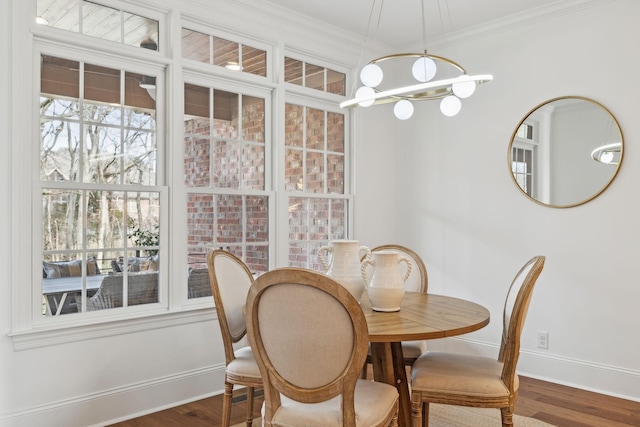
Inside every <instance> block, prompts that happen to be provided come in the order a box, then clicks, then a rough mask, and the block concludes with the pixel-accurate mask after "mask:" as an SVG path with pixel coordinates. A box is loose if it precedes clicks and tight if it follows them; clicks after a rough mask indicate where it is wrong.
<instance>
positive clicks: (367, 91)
mask: <svg viewBox="0 0 640 427" xmlns="http://www.w3.org/2000/svg"><path fill="white" fill-rule="evenodd" d="M375 94H376V91H375V90H373V88H371V87H368V86H362V87H361V88H360V89H358V90H357V91H356V99H357V98H369V97H371V96H374V95H375ZM374 102H375V99H370V100H367V101H362V102H358V105H359V106H361V107H368V106H370V105H373V103H374Z"/></svg>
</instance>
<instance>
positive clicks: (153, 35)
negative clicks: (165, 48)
mask: <svg viewBox="0 0 640 427" xmlns="http://www.w3.org/2000/svg"><path fill="white" fill-rule="evenodd" d="M123 20H124V44H126V45H129V46H139V47H142V48H144V49H149V50H156V51H157V50H158V42H157V41H158V21H156V20H153V19H149V18H145V17H144V16H139V15H134V14H132V13H128V12H124V13H123Z"/></svg>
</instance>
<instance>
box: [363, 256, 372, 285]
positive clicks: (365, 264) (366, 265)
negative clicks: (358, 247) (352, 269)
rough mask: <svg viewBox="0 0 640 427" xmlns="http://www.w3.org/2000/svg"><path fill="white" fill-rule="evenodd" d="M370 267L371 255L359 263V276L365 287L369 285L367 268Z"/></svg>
mask: <svg viewBox="0 0 640 427" xmlns="http://www.w3.org/2000/svg"><path fill="white" fill-rule="evenodd" d="M370 265H371V266H372V265H373V260H372V259H371V255H370V254H368V255H367V257H365V259H364V260H362V262H361V263H360V274H361V275H362V278H363V279H364V282H365V284H367V285H369V279H368V277H367V267H368V266H370Z"/></svg>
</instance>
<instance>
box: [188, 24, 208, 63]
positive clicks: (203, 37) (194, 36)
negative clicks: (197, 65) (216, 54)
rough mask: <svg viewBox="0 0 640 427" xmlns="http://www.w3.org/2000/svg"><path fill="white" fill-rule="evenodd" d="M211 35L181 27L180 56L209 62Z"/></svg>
mask: <svg viewBox="0 0 640 427" xmlns="http://www.w3.org/2000/svg"><path fill="white" fill-rule="evenodd" d="M210 39H211V37H210V36H208V35H207V34H203V33H199V32H197V31H193V30H188V29H186V28H183V29H182V57H183V58H185V59H191V60H193V61H198V62H204V63H206V64H210V63H211V47H210Z"/></svg>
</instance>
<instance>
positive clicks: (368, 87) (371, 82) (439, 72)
mask: <svg viewBox="0 0 640 427" xmlns="http://www.w3.org/2000/svg"><path fill="white" fill-rule="evenodd" d="M424 1H425V0H421V4H422V34H423V48H424V50H423V52H422V53H398V54H393V55H387V56H383V57H381V58H377V59H374V60H372V61H371V62H369V63H368V64H367V65H365V66H364V67H363V68H362V70H361V71H360V81H361V82H362V86H361V87H360V88H359V89H358V90H357V91H356V93H355V97H354V98H352V99H350V100H347V101H344V102H342V103H341V104H340V107H341V108H345V107H369V106H371V105H377V104H384V103H390V102H395V105H394V108H393V112H394V114H395V116H396V117H397V118H398V119H400V120H406V119H408V118H410V117H411V116H412V115H413V110H414V108H413V102H412V101H431V100H440V111H441V112H442V113H443V114H444V115H445V116H449V117H451V116H455V115H456V114H458V112H460V109H461V108H462V102H461V101H460V100H461V99H464V98H468V97H469V96H471V95H472V94H473V93H474V92H475V89H476V86H477V85H478V84H481V83H486V82H489V81H491V80H493V76H492V75H490V74H481V75H474V76H471V75H468V74H467V71H466V70H465V69H464V68H463V67H462V66H461V65H459V64H457V63H456V62H454V61H452V60H450V59H447V58H444V57H441V56H436V55H429V54H428V53H427V49H426V25H425V14H424ZM375 3H376V0H373V4H372V7H371V14H370V16H369V27H370V26H371V17H372V16H373V11H374V9H375ZM383 5H384V0H381V5H380V12H379V15H378V25H379V24H380V16H381V15H382V7H383ZM368 33H369V29H368V28H367V36H368ZM365 44H366V41H365ZM411 63H412V64H413V65H411ZM384 67H386V71H385V70H384ZM405 68H406V69H407V70H406V71H407V72H408V70H409V69H410V70H411V75H412V76H413V78H414V81H413V82H411V83H410V84H401V85H393V86H392V87H390V88H384V87H383V86H382V85H381V84H382V82H383V80H384V77H385V74H389V73H391V74H392V77H393V74H396V76H395V80H397V79H398V75H399V74H402V73H401V71H402V70H403V69H405ZM389 70H391V71H389ZM388 80H390V79H388ZM401 80H402V79H401Z"/></svg>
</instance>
